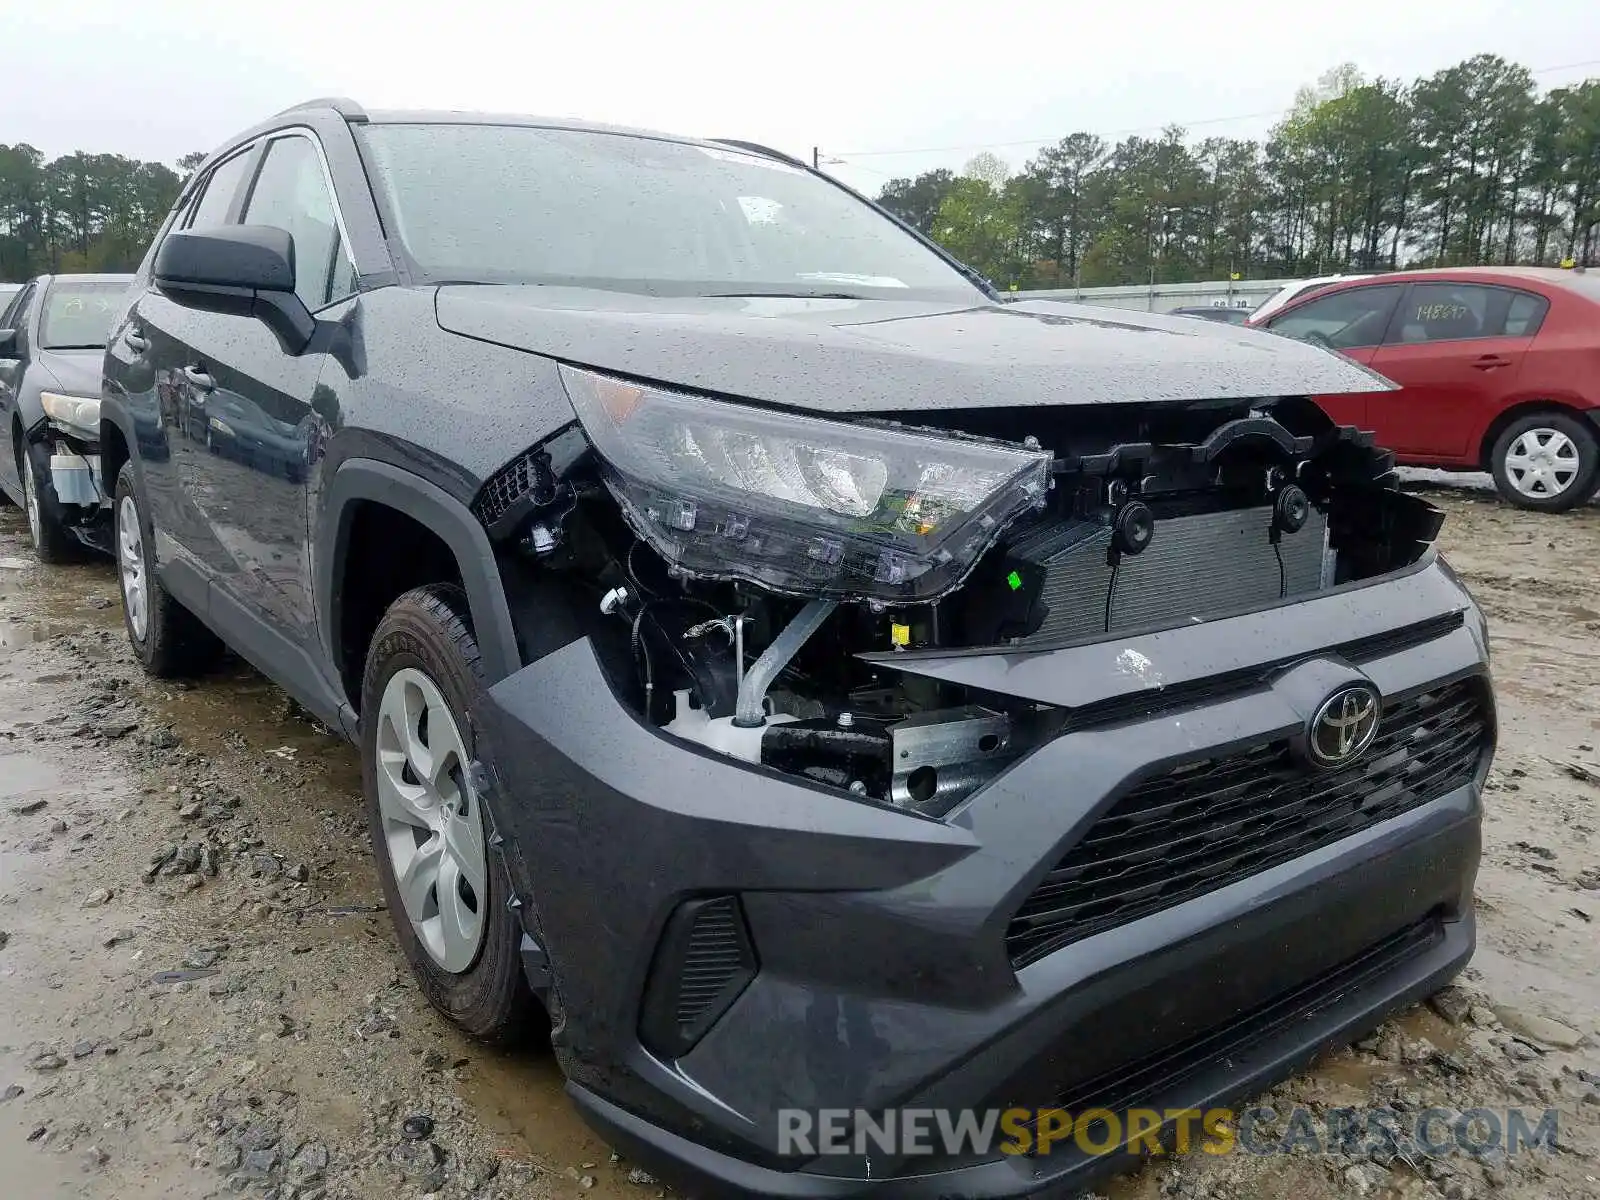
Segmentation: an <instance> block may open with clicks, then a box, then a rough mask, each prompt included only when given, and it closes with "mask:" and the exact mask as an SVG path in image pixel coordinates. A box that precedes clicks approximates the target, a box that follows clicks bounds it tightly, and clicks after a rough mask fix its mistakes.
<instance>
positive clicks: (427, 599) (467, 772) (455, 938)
mask: <svg viewBox="0 0 1600 1200" xmlns="http://www.w3.org/2000/svg"><path fill="white" fill-rule="evenodd" d="M482 690H483V674H482V666H481V663H480V661H479V657H478V643H477V639H476V638H475V637H474V635H473V631H472V624H471V619H470V617H469V615H468V612H467V606H466V600H465V597H464V596H463V595H462V593H461V591H460V589H459V588H456V587H451V586H447V585H442V584H434V585H430V586H428V587H422V588H416V589H414V590H412V591H409V592H406V593H405V594H404V595H402V596H401V597H400V598H399V599H398V600H396V601H395V602H394V603H393V604H392V605H390V606H389V610H388V612H387V613H385V614H384V617H383V620H382V621H381V622H379V624H378V629H377V631H376V632H375V633H374V634H373V638H372V647H371V649H370V650H369V651H368V653H367V666H366V673H365V677H364V679H363V681H362V689H361V714H362V715H361V774H362V783H363V785H364V788H365V791H366V796H367V815H368V820H369V822H370V825H371V829H372V846H373V852H374V855H375V856H376V858H377V863H378V874H379V876H380V878H381V879H382V882H383V890H384V894H385V896H386V897H387V899H388V904H389V912H390V915H391V916H392V917H393V919H394V925H395V932H396V935H397V936H398V938H399V940H400V945H401V949H403V950H404V951H405V955H406V958H407V960H408V961H409V962H410V964H411V968H412V971H413V972H414V973H415V974H416V976H417V979H418V981H419V982H420V983H421V985H422V990H423V993H424V994H425V995H426V996H427V997H428V999H429V1001H430V1002H431V1003H432V1004H433V1005H434V1007H435V1008H437V1009H438V1010H439V1011H440V1012H441V1013H443V1014H444V1015H445V1016H446V1017H448V1018H449V1019H450V1020H451V1021H453V1022H454V1023H455V1024H456V1025H458V1026H460V1027H461V1029H462V1030H464V1031H465V1032H466V1033H468V1034H470V1035H472V1036H473V1037H476V1038H481V1039H483V1040H485V1041H490V1042H499V1043H511V1042H518V1041H521V1040H523V1039H525V1038H526V1037H528V1036H529V1035H530V1033H532V1032H533V1031H535V1030H536V1029H539V1028H540V1027H541V1021H542V1018H541V1012H540V1009H539V1006H538V1001H537V1000H536V999H535V998H534V995H533V993H532V991H531V990H530V989H529V987H528V983H527V979H526V978H525V977H524V975H523V973H522V959H521V952H520V948H521V942H522V930H521V927H520V925H519V923H518V921H517V919H516V917H515V915H514V914H513V912H512V911H511V909H510V907H509V905H508V901H509V899H510V890H509V887H508V885H507V883H506V880H505V877H504V874H503V872H502V871H501V870H499V869H496V867H495V865H494V864H492V863H491V862H490V856H489V853H488V849H487V846H488V830H489V822H488V814H486V813H485V812H484V811H483V809H482V807H481V806H480V805H479V803H478V796H477V793H476V791H475V790H474V788H473V786H472V780H471V764H472V761H473V756H474V755H475V754H476V752H477V738H476V733H475V731H474V729H473V726H472V720H471V716H470V714H471V712H472V707H473V701H474V699H475V698H476V697H477V696H478V694H479V693H480V692H481V691H482Z"/></svg>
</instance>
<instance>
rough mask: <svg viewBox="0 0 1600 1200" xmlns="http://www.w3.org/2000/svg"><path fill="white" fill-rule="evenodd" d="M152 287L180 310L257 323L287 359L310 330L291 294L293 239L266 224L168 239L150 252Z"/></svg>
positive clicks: (312, 322)
mask: <svg viewBox="0 0 1600 1200" xmlns="http://www.w3.org/2000/svg"><path fill="white" fill-rule="evenodd" d="M155 285H156V289H157V290H158V291H160V292H161V293H162V294H163V295H164V296H166V297H167V298H168V299H170V300H171V301H173V303H175V304H182V305H184V306H185V307H186V308H196V309H201V310H204V311H206V312H217V313H227V314H230V315H232V316H240V317H255V318H257V319H259V320H261V321H262V322H264V323H265V324H266V326H267V328H269V329H271V330H272V332H273V333H274V334H276V335H277V338H278V343H279V344H280V345H281V346H282V347H283V349H284V352H285V353H287V354H299V353H301V352H302V351H303V350H304V349H305V348H306V346H307V345H308V344H309V343H310V341H311V335H312V334H313V333H314V332H315V331H316V327H317V322H316V318H314V317H313V316H312V315H311V312H310V310H309V309H307V308H306V306H305V304H304V302H302V301H301V299H300V297H299V296H297V295H295V291H294V238H293V237H291V236H290V235H289V234H288V232H287V231H285V230H282V229H276V228H274V227H272V226H270V225H222V226H217V227H215V228H211V229H184V230H180V231H179V232H177V233H172V234H169V235H168V236H167V239H166V240H165V241H164V242H162V243H161V249H160V250H159V251H157V253H156V262H155Z"/></svg>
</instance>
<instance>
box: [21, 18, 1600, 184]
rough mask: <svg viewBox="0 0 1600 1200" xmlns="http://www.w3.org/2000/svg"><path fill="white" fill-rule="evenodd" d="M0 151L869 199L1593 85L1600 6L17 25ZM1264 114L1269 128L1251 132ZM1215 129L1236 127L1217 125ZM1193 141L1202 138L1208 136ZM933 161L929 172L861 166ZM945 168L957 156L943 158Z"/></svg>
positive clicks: (1599, 48) (1599, 50)
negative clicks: (372, 111)
mask: <svg viewBox="0 0 1600 1200" xmlns="http://www.w3.org/2000/svg"><path fill="white" fill-rule="evenodd" d="M4 8H5V10H6V11H4V12H0V46H4V47H5V56H4V66H3V67H0V142H18V141H23V142H30V143H32V144H33V145H35V146H37V147H39V148H40V149H41V150H43V151H44V152H45V153H46V154H49V155H56V154H61V153H65V152H70V151H72V150H76V149H83V150H88V151H106V152H117V153H122V154H128V155H131V156H135V157H139V158H150V159H160V160H163V161H168V162H170V161H172V160H174V159H176V158H177V157H178V156H179V155H182V154H184V153H186V152H188V151H190V150H210V149H212V148H213V147H214V146H215V144H216V143H217V142H219V141H221V140H222V139H223V138H225V137H227V136H228V135H229V134H231V133H233V132H235V131H236V130H238V129H241V128H244V127H246V126H248V125H251V124H254V123H255V122H256V121H258V120H260V119H261V118H262V117H264V116H267V115H269V114H271V113H273V112H276V111H277V110H279V109H282V108H285V107H287V106H288V105H290V104H293V103H295V102H297V101H300V100H303V99H307V98H309V97H312V96H317V95H327V94H340V95H348V96H352V97H354V98H356V99H357V100H359V101H360V102H362V103H363V104H365V105H367V106H368V107H373V108H379V107H429V108H467V109H492V110H499V111H513V112H532V113H541V114H548V115H554V116H580V117H589V118H593V119H596V120H602V121H610V122H616V123H622V124H630V125H645V126H649V127H652V128H657V129H665V130H670V131H673V132H678V133H690V134H698V135H705V136H713V137H742V138H748V139H751V140H754V141H761V142H766V143H768V144H770V145H774V146H777V147H780V148H782V149H784V150H788V151H790V152H792V153H796V154H805V155H809V154H810V152H811V147H812V146H813V145H820V146H821V147H822V150H823V153H824V155H828V156H840V155H843V156H845V157H846V158H847V162H848V165H843V164H840V165H834V166H831V167H830V168H829V169H830V170H833V171H834V172H835V173H837V174H839V175H840V176H841V177H842V178H845V179H847V180H848V181H849V182H851V183H854V184H856V185H857V186H859V187H861V188H863V189H864V190H868V191H876V190H877V187H878V186H879V185H880V184H881V183H882V182H883V181H884V180H885V179H887V178H888V177H889V176H890V175H903V174H913V173H915V172H916V171H919V170H924V169H927V168H928V167H932V166H941V165H947V166H952V167H959V166H960V165H961V164H962V163H963V162H965V161H966V159H967V158H969V157H971V155H972V154H973V153H975V152H976V151H978V150H979V149H983V148H986V147H990V148H993V149H994V150H995V151H996V152H997V153H999V154H1000V155H1002V156H1003V157H1004V158H1006V159H1007V161H1008V162H1010V163H1011V165H1012V166H1013V167H1017V166H1020V165H1021V163H1022V162H1023V161H1024V160H1025V159H1026V158H1027V157H1028V155H1029V154H1030V153H1031V152H1032V151H1033V150H1035V149H1036V148H1037V145H1036V144H1030V145H1004V144H1003V143H1014V142H1020V141H1024V140H1026V139H1038V138H1048V139H1051V140H1054V139H1055V138H1058V137H1060V136H1062V135H1064V134H1066V133H1069V132H1071V131H1073V130H1076V129H1089V130H1092V131H1094V132H1098V133H1101V134H1105V135H1107V136H1116V135H1121V134H1126V133H1130V132H1152V133H1153V132H1155V131H1157V130H1158V129H1159V128H1160V127H1161V126H1162V125H1165V124H1168V123H1171V122H1178V123H1181V124H1187V125H1189V126H1191V127H1192V128H1193V129H1194V130H1195V132H1196V133H1197V134H1227V135H1230V136H1258V135H1260V134H1261V133H1263V132H1264V131H1265V130H1266V129H1267V128H1268V127H1269V126H1270V125H1271V124H1272V121H1273V119H1274V116H1275V115H1276V114H1278V113H1281V111H1282V110H1283V109H1284V108H1285V107H1286V106H1287V105H1288V104H1289V102H1290V101H1291V99H1292V98H1293V96H1294V92H1295V89H1296V88H1298V87H1299V86H1301V85H1302V84H1305V83H1309V82H1311V81H1312V80H1314V79H1315V78H1316V76H1317V75H1319V74H1320V73H1321V72H1323V71H1325V70H1327V69H1328V68H1329V67H1331V66H1333V65H1335V64H1337V63H1340V62H1343V61H1351V62H1355V63H1356V64H1357V65H1359V66H1360V67H1361V68H1362V69H1363V70H1364V71H1366V72H1368V73H1369V74H1383V75H1390V76H1399V77H1403V78H1406V79H1410V78H1412V77H1414V76H1416V75H1419V74H1425V73H1428V72H1431V71H1434V70H1437V69H1439V68H1441V67H1444V66H1448V65H1450V64H1451V63H1454V62H1457V61H1459V60H1460V59H1462V58H1465V57H1467V56H1468V55H1471V54H1474V53H1478V52H1485V51H1488V52H1494V53H1498V54H1501V55H1504V56H1505V57H1507V58H1509V59H1512V60H1514V61H1517V62H1521V63H1523V64H1524V65H1526V66H1529V67H1532V68H1549V67H1558V66H1560V67H1564V68H1565V69H1562V70H1548V71H1543V72H1542V73H1541V74H1540V75H1539V76H1538V79H1539V82H1540V84H1541V85H1544V86H1558V85H1560V84H1563V83H1569V82H1572V81H1574V80H1576V79H1580V78H1582V77H1584V76H1585V75H1591V74H1600V62H1596V63H1591V64H1589V65H1588V66H1586V67H1571V66H1568V64H1573V63H1575V62H1578V61H1580V60H1583V59H1600V3H1596V0H1521V2H1520V3H1511V2H1505V0H1445V2H1443V3H1405V2H1404V0H1401V2H1396V0H1340V2H1339V3H1337V4H1307V3H1303V2H1302V0H1279V2H1278V3H1257V2H1256V0H1220V2H1217V0H1185V2H1182V3H1171V4H1169V3H1163V2H1159V0H1146V2H1144V3H1140V2H1139V0H1134V2H1132V3H1128V2H1125V0H1123V2H1119V0H1109V2H1107V0H1097V2H1095V3H1082V2H1081V0H1079V2H1074V0H1006V2H1005V3H995V2H993V0H990V2H988V3H978V4H971V3H968V4H939V3H931V2H929V0H921V2H919V3H910V2H909V0H800V2H797V3H780V4H772V3H756V2H753V0H742V2H740V3H730V2H727V0H666V2H661V0H654V2H644V0H635V2H631V3H624V2H615V0H578V2H577V3H555V4H543V3H540V2H539V0H531V2H530V0H444V2H442V3H434V4H426V5H424V4H419V3H416V2H415V0H410V2H407V0H392V2H389V3H382V4H379V3H375V2H372V0H272V2H271V3H265V4H254V3H250V2H249V0H243V2H238V0H236V2H234V3H228V2H227V0H136V2H133V3H130V2H129V0H68V2H65V3H58V4H56V5H55V6H54V11H52V6H50V5H49V4H46V3H43V2H42V0H41V2H36V3H28V2H25V0H9V2H7V3H5V5H4ZM1264 114H1273V115H1264ZM1217 118H1239V119H1232V120H1217ZM1201 122H1205V123H1204V124H1201ZM928 147H934V148H939V149H938V150H937V152H935V153H917V154H892V155H884V154H872V155H868V154H864V153H861V152H866V151H885V150H919V149H922V148H928ZM946 148H948V149H946Z"/></svg>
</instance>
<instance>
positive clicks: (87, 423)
mask: <svg viewBox="0 0 1600 1200" xmlns="http://www.w3.org/2000/svg"><path fill="white" fill-rule="evenodd" d="M39 403H40V404H41V405H42V406H43V407H44V413H45V416H47V417H49V418H50V419H51V420H52V421H55V422H56V423H57V424H59V425H65V426H67V427H68V428H69V429H71V430H72V431H73V432H74V433H87V434H89V435H90V436H92V437H98V436H99V435H100V397H99V396H67V395H63V394H62V393H60V392H40V393H39Z"/></svg>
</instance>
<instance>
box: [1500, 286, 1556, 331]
mask: <svg viewBox="0 0 1600 1200" xmlns="http://www.w3.org/2000/svg"><path fill="white" fill-rule="evenodd" d="M1549 307H1550V301H1548V300H1546V299H1545V298H1544V297H1543V296H1535V295H1534V294H1533V293H1532V292H1515V293H1513V294H1512V296H1511V306H1510V307H1509V308H1508V309H1507V310H1506V336H1507V337H1532V336H1533V335H1534V334H1536V333H1538V332H1539V326H1540V325H1542V324H1544V314H1545V312H1546V311H1547V310H1548V309H1549Z"/></svg>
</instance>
